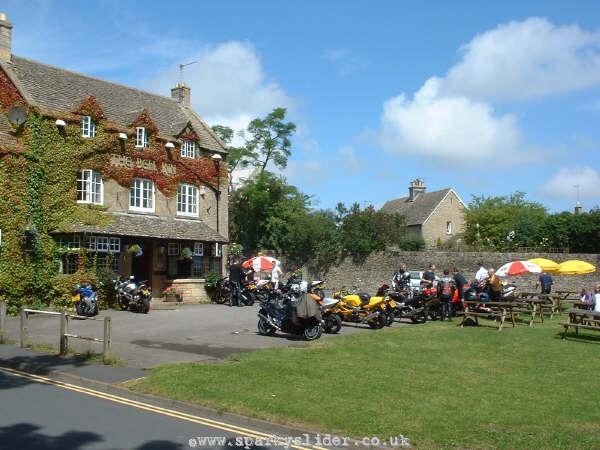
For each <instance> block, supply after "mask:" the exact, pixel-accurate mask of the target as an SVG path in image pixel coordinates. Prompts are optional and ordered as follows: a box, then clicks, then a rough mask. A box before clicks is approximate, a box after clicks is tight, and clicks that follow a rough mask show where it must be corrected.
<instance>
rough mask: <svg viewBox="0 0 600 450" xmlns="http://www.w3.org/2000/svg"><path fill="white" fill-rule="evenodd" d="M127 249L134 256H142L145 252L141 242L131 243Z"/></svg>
mask: <svg viewBox="0 0 600 450" xmlns="http://www.w3.org/2000/svg"><path fill="white" fill-rule="evenodd" d="M127 251H128V252H129V253H131V254H132V255H134V256H141V255H142V254H143V253H144V252H143V251H142V247H141V246H140V245H139V244H132V245H130V246H129V248H128V249H127Z"/></svg>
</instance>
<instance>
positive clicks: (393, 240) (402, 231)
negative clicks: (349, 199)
mask: <svg viewBox="0 0 600 450" xmlns="http://www.w3.org/2000/svg"><path fill="white" fill-rule="evenodd" d="M336 212H337V214H338V216H337V220H338V221H340V222H341V224H340V241H341V245H342V248H343V249H344V250H345V251H347V252H348V253H350V254H352V255H353V256H355V257H356V258H362V257H365V256H366V255H368V254H369V253H371V252H373V251H378V250H379V251H381V250H385V249H386V248H388V247H389V246H391V245H397V246H398V245H399V244H400V243H402V242H403V241H405V240H406V237H407V235H406V226H405V222H404V219H403V217H401V216H399V215H397V214H386V213H383V212H380V211H376V210H375V208H374V207H373V206H372V205H369V206H367V207H366V208H365V209H364V210H361V209H360V205H359V204H358V203H354V204H353V205H352V206H351V207H350V209H346V207H345V206H344V205H343V204H341V203H338V205H337V207H336Z"/></svg>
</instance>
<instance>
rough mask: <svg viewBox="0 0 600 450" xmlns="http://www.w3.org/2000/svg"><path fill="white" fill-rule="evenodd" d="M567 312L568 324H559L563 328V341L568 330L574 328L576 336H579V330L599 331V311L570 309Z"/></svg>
mask: <svg viewBox="0 0 600 450" xmlns="http://www.w3.org/2000/svg"><path fill="white" fill-rule="evenodd" d="M567 312H568V313H569V320H568V322H564V323H561V326H563V327H564V328H565V331H564V332H563V335H562V338H563V339H565V338H566V337H567V332H568V331H569V328H575V334H576V335H578V334H579V328H583V329H586V330H596V331H600V311H590V310H589V309H579V308H571V309H569V310H568V311H567Z"/></svg>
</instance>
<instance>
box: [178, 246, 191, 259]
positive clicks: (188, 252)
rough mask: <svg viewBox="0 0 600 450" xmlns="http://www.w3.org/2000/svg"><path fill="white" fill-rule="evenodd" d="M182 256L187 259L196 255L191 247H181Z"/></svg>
mask: <svg viewBox="0 0 600 450" xmlns="http://www.w3.org/2000/svg"><path fill="white" fill-rule="evenodd" d="M181 256H182V257H183V258H185V259H192V256H194V252H192V250H191V249H190V248H189V247H183V248H182V249H181Z"/></svg>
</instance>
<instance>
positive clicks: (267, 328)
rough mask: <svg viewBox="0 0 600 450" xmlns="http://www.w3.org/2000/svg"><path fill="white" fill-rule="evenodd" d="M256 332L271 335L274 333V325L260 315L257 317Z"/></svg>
mask: <svg viewBox="0 0 600 450" xmlns="http://www.w3.org/2000/svg"><path fill="white" fill-rule="evenodd" d="M258 333H259V334H261V335H262V336H273V335H274V334H275V327H274V326H272V325H271V324H270V323H269V322H267V321H266V320H265V319H263V318H262V317H260V318H259V319H258Z"/></svg>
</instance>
